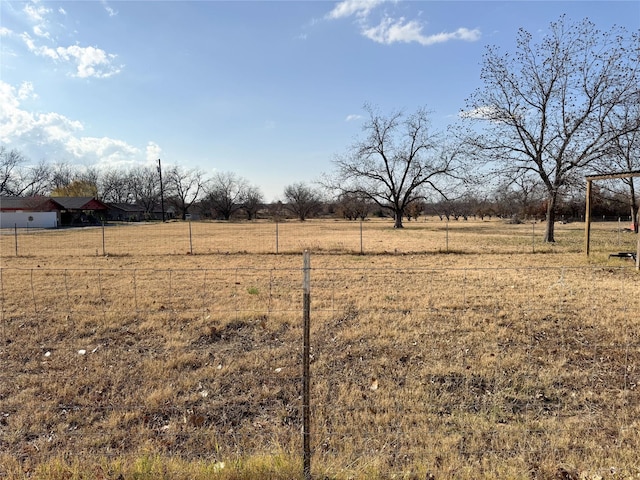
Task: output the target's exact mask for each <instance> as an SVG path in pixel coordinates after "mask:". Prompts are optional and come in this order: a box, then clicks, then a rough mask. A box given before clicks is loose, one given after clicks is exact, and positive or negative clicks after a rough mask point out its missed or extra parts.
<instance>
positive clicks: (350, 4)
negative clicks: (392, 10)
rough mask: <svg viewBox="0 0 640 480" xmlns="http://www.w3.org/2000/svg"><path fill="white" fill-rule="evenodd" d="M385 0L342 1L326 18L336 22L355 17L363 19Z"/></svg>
mask: <svg viewBox="0 0 640 480" xmlns="http://www.w3.org/2000/svg"><path fill="white" fill-rule="evenodd" d="M384 1H385V0H343V1H342V2H339V3H338V4H336V6H335V7H333V10H331V11H330V12H329V13H328V14H327V18H330V19H332V20H337V19H339V18H347V17H350V16H352V15H356V16H357V17H359V18H365V17H367V16H368V15H369V13H371V11H372V10H373V9H374V8H376V7H377V6H378V5H380V4H381V3H384Z"/></svg>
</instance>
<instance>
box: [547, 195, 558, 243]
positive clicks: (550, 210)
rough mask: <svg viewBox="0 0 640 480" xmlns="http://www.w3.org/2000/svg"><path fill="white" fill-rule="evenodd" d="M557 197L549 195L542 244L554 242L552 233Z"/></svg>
mask: <svg viewBox="0 0 640 480" xmlns="http://www.w3.org/2000/svg"><path fill="white" fill-rule="evenodd" d="M557 200H558V197H557V195H555V194H550V195H549V199H548V201H547V226H546V228H545V231H544V242H547V243H553V242H555V241H556V239H555V236H554V232H555V224H556V203H557Z"/></svg>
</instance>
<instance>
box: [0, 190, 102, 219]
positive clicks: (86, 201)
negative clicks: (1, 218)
mask: <svg viewBox="0 0 640 480" xmlns="http://www.w3.org/2000/svg"><path fill="white" fill-rule="evenodd" d="M108 209H109V208H108V207H107V205H105V204H104V203H102V202H101V201H100V200H97V199H95V198H93V197H41V196H38V197H0V212H3V213H9V212H14V213H17V212H20V213H27V212H29V213H39V212H40V213H41V212H55V213H56V215H57V224H58V225H90V224H97V223H100V221H101V219H104V218H105V217H106V212H107V211H108ZM30 216H31V217H33V215H30ZM34 218H35V217H34Z"/></svg>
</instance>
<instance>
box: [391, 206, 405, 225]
mask: <svg viewBox="0 0 640 480" xmlns="http://www.w3.org/2000/svg"><path fill="white" fill-rule="evenodd" d="M403 213H404V212H403V211H402V210H396V211H395V212H394V216H395V223H394V224H393V228H404V225H402V215H403Z"/></svg>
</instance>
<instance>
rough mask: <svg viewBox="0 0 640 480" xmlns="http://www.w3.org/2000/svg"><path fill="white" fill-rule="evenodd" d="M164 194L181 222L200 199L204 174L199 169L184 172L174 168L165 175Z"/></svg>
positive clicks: (203, 185) (203, 184)
mask: <svg viewBox="0 0 640 480" xmlns="http://www.w3.org/2000/svg"><path fill="white" fill-rule="evenodd" d="M165 185H166V192H167V195H169V196H170V198H171V202H172V203H173V204H174V205H175V206H176V208H177V209H178V211H179V212H180V216H181V217H182V219H183V220H185V219H186V218H187V213H189V208H191V206H192V205H193V204H194V203H195V202H196V201H198V200H199V199H200V197H201V195H202V193H203V192H204V189H205V186H206V180H205V178H204V172H203V171H202V170H199V169H191V170H185V169H183V168H181V167H179V166H174V167H171V168H170V169H169V171H168V172H167V173H166V181H165Z"/></svg>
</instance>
